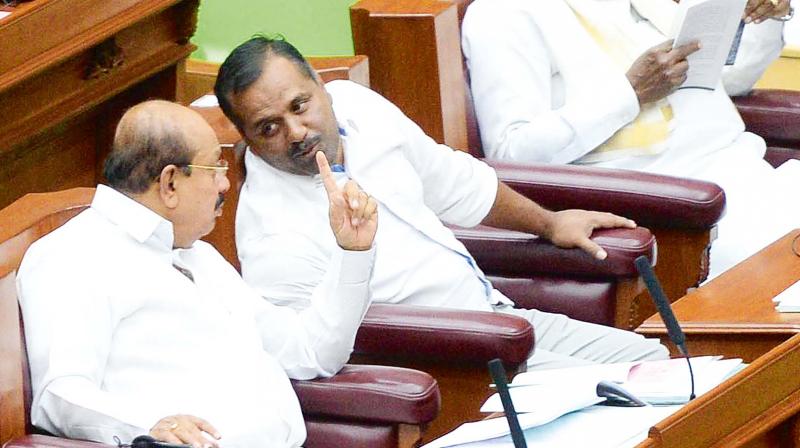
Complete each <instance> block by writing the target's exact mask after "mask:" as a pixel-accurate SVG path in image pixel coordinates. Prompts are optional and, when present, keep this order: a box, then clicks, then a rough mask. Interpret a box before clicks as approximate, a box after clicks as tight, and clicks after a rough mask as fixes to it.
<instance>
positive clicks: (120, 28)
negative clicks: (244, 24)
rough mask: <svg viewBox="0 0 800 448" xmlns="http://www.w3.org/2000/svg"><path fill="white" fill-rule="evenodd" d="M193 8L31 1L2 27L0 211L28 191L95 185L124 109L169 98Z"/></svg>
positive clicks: (160, 2)
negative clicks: (148, 101) (7, 56)
mask: <svg viewBox="0 0 800 448" xmlns="http://www.w3.org/2000/svg"><path fill="white" fill-rule="evenodd" d="M197 6H198V2H197V0H184V1H182V2H180V1H177V0H172V1H166V0H136V1H133V0H125V1H119V2H99V1H98V0H37V1H35V2H31V3H26V4H24V5H21V6H20V7H19V8H17V10H16V11H15V12H14V14H12V15H11V16H9V17H8V18H7V19H6V20H3V21H2V22H0V54H3V56H4V57H3V58H2V60H1V61H0V116H2V117H4V120H3V121H0V207H4V206H6V205H8V204H9V203H11V202H12V201H13V200H14V199H16V198H18V197H20V196H22V195H23V194H25V193H29V192H35V191H54V190H60V189H64V188H69V187H74V186H94V185H95V183H97V182H98V181H100V180H101V179H100V176H99V172H100V171H99V169H98V168H99V167H100V165H101V163H102V161H103V158H104V157H105V154H106V153H107V152H108V150H109V149H110V146H111V141H112V137H113V128H114V125H115V123H116V121H117V120H118V119H119V117H120V116H121V114H122V113H123V112H124V110H125V109H127V108H129V107H130V106H132V105H133V104H136V103H138V102H141V101H143V100H145V99H149V98H164V99H169V100H174V99H175V96H176V91H177V83H178V77H177V74H178V71H179V70H181V71H182V69H183V66H182V64H181V62H182V61H183V60H184V59H185V58H186V56H188V54H189V53H190V52H191V51H192V50H193V49H194V46H193V45H191V44H189V43H188V38H189V37H190V36H191V35H192V33H193V32H194V27H195V23H196V13H197ZM76 11H80V13H76ZM55 23H70V26H62V27H54V26H53V24H55ZM43 30H47V31H48V32H43ZM33 36H35V38H34V37H33ZM11 46H13V47H14V50H13V51H12V50H10V48H11ZM6 55H12V56H13V57H11V58H6V57H5V56H6ZM23 56H24V57H23Z"/></svg>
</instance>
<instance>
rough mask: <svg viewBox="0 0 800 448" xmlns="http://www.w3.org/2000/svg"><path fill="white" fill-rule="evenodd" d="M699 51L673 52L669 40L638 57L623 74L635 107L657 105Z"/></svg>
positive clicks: (696, 44) (686, 48) (684, 47)
mask: <svg viewBox="0 0 800 448" xmlns="http://www.w3.org/2000/svg"><path fill="white" fill-rule="evenodd" d="M767 1H768V0H767ZM699 49H700V43H699V42H696V41H695V42H692V43H689V44H686V45H682V46H680V47H677V48H674V49H673V48H672V40H668V41H666V42H664V43H661V44H658V45H656V46H655V47H652V48H650V49H649V50H647V51H645V52H644V54H642V55H641V56H639V58H638V59H636V61H634V62H633V65H631V68H630V69H629V70H628V72H627V73H626V74H625V76H627V77H628V81H629V82H630V83H631V86H632V87H633V90H634V92H636V96H637V97H638V98H639V104H641V105H644V104H647V103H651V102H653V101H658V100H660V99H662V98H664V97H666V96H667V95H669V94H670V93H672V91H673V90H675V88H676V87H678V86H680V85H681V84H683V83H684V81H686V72H687V71H688V70H689V62H688V61H687V60H686V57H687V56H689V55H690V54H692V53H694V52H695V51H697V50H699Z"/></svg>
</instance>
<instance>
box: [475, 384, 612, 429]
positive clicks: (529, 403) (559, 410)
mask: <svg viewBox="0 0 800 448" xmlns="http://www.w3.org/2000/svg"><path fill="white" fill-rule="evenodd" d="M508 391H509V393H510V394H511V400H512V401H513V402H514V409H515V410H516V411H517V412H518V413H526V414H525V416H526V417H527V418H529V419H532V420H533V421H532V422H531V423H535V424H537V425H543V424H545V423H547V422H551V421H553V420H555V419H557V418H558V417H560V416H562V415H564V414H566V413H567V412H572V411H575V410H578V409H582V408H585V407H587V406H591V405H593V404H597V403H599V402H601V401H603V400H605V398H600V397H598V396H597V380H595V379H594V378H588V379H580V380H577V379H570V380H569V381H562V382H551V383H549V384H534V385H530V386H523V387H513V388H510V389H509V390H508ZM481 412H503V404H502V403H501V402H500V394H494V395H492V396H491V397H489V399H488V400H486V402H485V403H484V404H483V406H481ZM533 416H538V417H533Z"/></svg>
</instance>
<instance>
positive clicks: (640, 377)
mask: <svg viewBox="0 0 800 448" xmlns="http://www.w3.org/2000/svg"><path fill="white" fill-rule="evenodd" d="M691 360H692V369H693V370H694V383H695V394H696V395H697V396H700V395H702V394H704V393H706V392H708V391H710V390H711V389H713V388H715V387H716V386H717V385H718V384H720V383H721V382H723V381H725V379H727V378H728V377H730V376H731V375H733V374H735V373H736V372H738V371H739V369H740V368H741V367H742V366H743V364H742V360H741V359H738V358H735V359H719V358H718V357H715V356H700V357H696V358H691ZM623 387H624V388H625V389H626V390H627V391H628V392H630V393H632V394H634V395H636V396H637V397H638V398H640V399H641V400H643V401H646V402H648V403H651V404H658V405H663V404H678V403H685V402H687V401H688V400H689V393H690V391H691V388H692V386H691V382H690V377H689V366H688V365H687V363H686V360H685V359H682V358H676V359H670V360H664V361H649V362H645V363H641V364H640V365H638V366H636V367H634V368H633V369H631V374H630V377H629V379H628V381H626V382H625V383H624V384H623Z"/></svg>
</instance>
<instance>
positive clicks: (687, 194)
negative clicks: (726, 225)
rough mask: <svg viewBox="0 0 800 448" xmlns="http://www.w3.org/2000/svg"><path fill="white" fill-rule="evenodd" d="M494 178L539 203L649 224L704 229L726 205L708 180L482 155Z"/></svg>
mask: <svg viewBox="0 0 800 448" xmlns="http://www.w3.org/2000/svg"><path fill="white" fill-rule="evenodd" d="M486 162H487V163H488V164H489V165H491V166H492V167H494V168H495V170H496V171H497V175H498V178H499V179H500V180H502V181H503V182H505V183H506V184H508V185H509V186H510V187H511V188H513V189H514V190H516V191H518V192H519V193H521V194H523V195H524V196H527V197H529V198H531V199H533V200H535V201H536V202H538V203H539V204H541V205H542V206H544V207H548V208H551V209H554V210H563V209H567V208H582V209H589V210H602V211H607V212H611V213H616V214H618V215H622V216H626V217H628V218H631V219H633V220H635V221H636V222H637V223H638V224H640V225H644V226H648V227H659V228H660V227H671V228H689V229H709V228H711V227H713V226H714V225H716V223H717V221H719V219H720V218H721V217H722V213H723V211H724V210H725V193H724V192H723V191H722V188H720V187H719V186H718V185H716V184H713V183H711V182H704V181H700V180H693V179H686V178H680V177H672V176H661V175H657V174H648V173H641V172H637V171H629V170H615V169H606V168H593V167H586V166H574V165H548V164H534V163H525V164H523V163H518V162H500V161H495V160H486Z"/></svg>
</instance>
